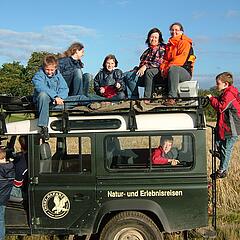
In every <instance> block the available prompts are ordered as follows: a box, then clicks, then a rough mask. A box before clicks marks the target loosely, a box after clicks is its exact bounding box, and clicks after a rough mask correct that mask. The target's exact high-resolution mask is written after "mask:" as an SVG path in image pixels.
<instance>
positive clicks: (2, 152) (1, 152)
mask: <svg viewBox="0 0 240 240" xmlns="http://www.w3.org/2000/svg"><path fill="white" fill-rule="evenodd" d="M4 158H6V150H5V149H4V148H2V147H0V159H4Z"/></svg>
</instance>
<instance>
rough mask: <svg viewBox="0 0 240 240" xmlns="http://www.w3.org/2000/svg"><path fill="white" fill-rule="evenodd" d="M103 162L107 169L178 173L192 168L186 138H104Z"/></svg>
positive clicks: (189, 143) (190, 148)
mask: <svg viewBox="0 0 240 240" xmlns="http://www.w3.org/2000/svg"><path fill="white" fill-rule="evenodd" d="M105 159H106V162H107V167H108V168H110V169H131V170H132V169H142V168H151V169H153V170H154V171H155V169H164V168H170V169H179V168H180V167H191V166H192V165H193V137H192V136H190V135H166V134H165V135H164V134H163V135H158V136H108V137H106V138H105Z"/></svg>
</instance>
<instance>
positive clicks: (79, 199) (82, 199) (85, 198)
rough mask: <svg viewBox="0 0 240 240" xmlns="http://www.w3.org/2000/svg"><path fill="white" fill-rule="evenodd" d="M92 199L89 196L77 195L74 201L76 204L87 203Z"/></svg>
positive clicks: (74, 196)
mask: <svg viewBox="0 0 240 240" xmlns="http://www.w3.org/2000/svg"><path fill="white" fill-rule="evenodd" d="M89 199H90V197H89V196H87V195H83V194H81V193H76V194H74V195H73V200H74V201H76V202H78V201H79V202H80V201H86V200H89Z"/></svg>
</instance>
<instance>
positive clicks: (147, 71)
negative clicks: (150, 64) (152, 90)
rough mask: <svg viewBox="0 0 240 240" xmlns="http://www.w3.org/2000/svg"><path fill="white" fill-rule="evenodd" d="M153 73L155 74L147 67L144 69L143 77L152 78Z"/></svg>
mask: <svg viewBox="0 0 240 240" xmlns="http://www.w3.org/2000/svg"><path fill="white" fill-rule="evenodd" d="M155 74H156V73H155V71H154V70H153V69H151V68H149V69H147V70H146V71H145V77H147V78H153V76H154V75H155Z"/></svg>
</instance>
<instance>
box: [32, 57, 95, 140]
mask: <svg viewBox="0 0 240 240" xmlns="http://www.w3.org/2000/svg"><path fill="white" fill-rule="evenodd" d="M57 67H58V60H57V58H56V57H55V56H54V55H47V56H45V57H44V59H43V67H42V68H41V69H40V70H39V71H38V72H37V73H36V74H35V75H34V77H33V79H32V82H33V85H34V95H33V100H34V102H35V103H36V105H37V110H38V114H39V118H38V126H39V127H40V128H41V135H42V137H43V139H45V140H48V139H49V134H48V127H47V126H48V121H49V108H50V109H62V108H63V105H64V101H65V100H67V101H74V102H71V103H67V104H66V107H68V108H71V107H74V106H76V105H80V103H79V101H84V102H82V105H87V104H89V102H90V100H91V97H87V96H85V95H76V96H68V92H69V88H68V86H67V83H66V81H65V80H64V78H63V76H62V75H61V73H60V72H59V70H58V69H57ZM92 100H93V99H92Z"/></svg>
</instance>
